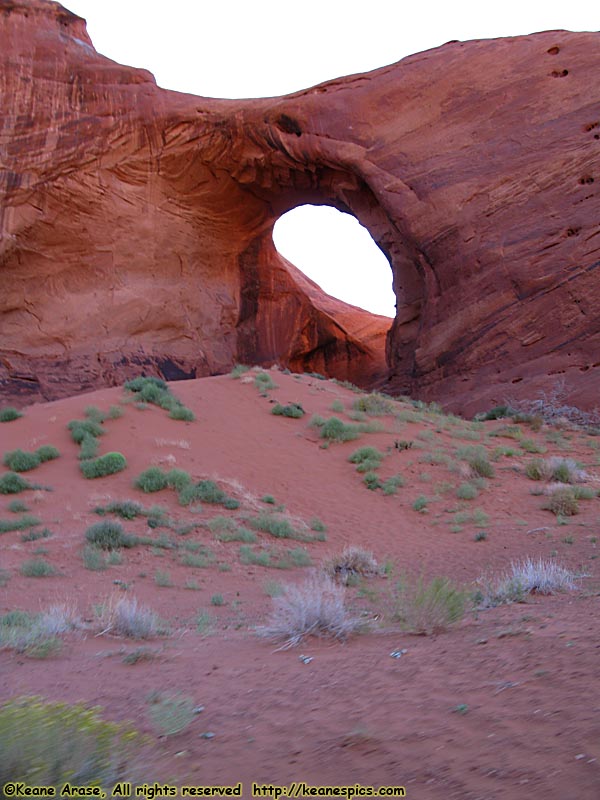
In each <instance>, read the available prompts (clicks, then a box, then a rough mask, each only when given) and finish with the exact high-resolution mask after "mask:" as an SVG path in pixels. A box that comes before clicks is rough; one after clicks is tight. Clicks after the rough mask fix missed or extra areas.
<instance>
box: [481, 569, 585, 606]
mask: <svg viewBox="0 0 600 800" xmlns="http://www.w3.org/2000/svg"><path fill="white" fill-rule="evenodd" d="M479 585H480V586H481V587H482V590H481V592H480V605H481V606H482V607H483V608H493V607H494V606H499V605H503V604H504V603H518V602H522V601H523V600H525V598H526V597H527V595H529V594H532V593H535V594H554V593H555V592H562V591H567V590H569V589H575V588H576V586H577V583H576V577H575V575H574V574H573V573H572V572H570V571H569V570H568V569H566V568H565V567H562V566H561V565H560V564H557V563H556V562H555V561H548V560H546V561H545V560H544V559H542V558H538V559H537V560H536V559H532V558H525V559H523V560H522V561H513V562H512V564H511V565H510V569H509V570H508V571H507V572H506V573H504V574H503V575H500V576H499V577H497V578H496V579H490V578H480V579H479Z"/></svg>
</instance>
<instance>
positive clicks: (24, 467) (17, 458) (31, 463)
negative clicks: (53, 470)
mask: <svg viewBox="0 0 600 800" xmlns="http://www.w3.org/2000/svg"><path fill="white" fill-rule="evenodd" d="M2 463H3V464H4V466H5V467H8V468H9V469H10V470H12V471H13V472H29V470H31V469H35V468H36V467H39V465H40V459H39V456H37V455H36V454H35V453H27V452H26V451H25V450H10V451H9V452H8V453H5V454H4V458H3V459H2Z"/></svg>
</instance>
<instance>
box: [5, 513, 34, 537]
mask: <svg viewBox="0 0 600 800" xmlns="http://www.w3.org/2000/svg"><path fill="white" fill-rule="evenodd" d="M40 522H41V520H39V519H38V518H37V517H32V516H31V515H30V514H25V515H24V516H22V517H20V518H19V519H0V533H9V532H10V531H22V530H25V529H26V528H34V527H35V526H36V525H39V524H40Z"/></svg>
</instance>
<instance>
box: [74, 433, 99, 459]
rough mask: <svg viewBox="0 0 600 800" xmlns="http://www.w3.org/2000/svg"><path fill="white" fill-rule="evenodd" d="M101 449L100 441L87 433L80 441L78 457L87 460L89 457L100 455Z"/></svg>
mask: <svg viewBox="0 0 600 800" xmlns="http://www.w3.org/2000/svg"><path fill="white" fill-rule="evenodd" d="M99 449H100V442H99V441H98V439H96V438H95V437H94V436H90V435H89V434H87V433H86V434H85V436H84V437H83V439H82V440H81V443H80V447H79V456H78V458H79V460H80V461H85V460H86V459H88V458H95V457H96V456H97V455H98V450H99Z"/></svg>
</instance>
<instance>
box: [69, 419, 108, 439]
mask: <svg viewBox="0 0 600 800" xmlns="http://www.w3.org/2000/svg"><path fill="white" fill-rule="evenodd" d="M67 428H68V429H69V430H70V431H71V439H72V440H73V441H74V442H75V444H81V443H82V442H83V440H84V439H85V438H86V437H92V438H96V437H98V436H103V435H104V433H105V430H104V428H103V427H102V425H101V424H100V423H99V422H95V421H94V420H91V419H72V420H71V421H70V422H69V423H68V425H67Z"/></svg>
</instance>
